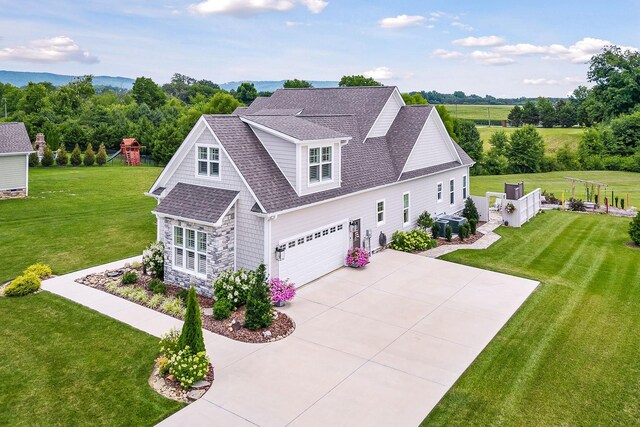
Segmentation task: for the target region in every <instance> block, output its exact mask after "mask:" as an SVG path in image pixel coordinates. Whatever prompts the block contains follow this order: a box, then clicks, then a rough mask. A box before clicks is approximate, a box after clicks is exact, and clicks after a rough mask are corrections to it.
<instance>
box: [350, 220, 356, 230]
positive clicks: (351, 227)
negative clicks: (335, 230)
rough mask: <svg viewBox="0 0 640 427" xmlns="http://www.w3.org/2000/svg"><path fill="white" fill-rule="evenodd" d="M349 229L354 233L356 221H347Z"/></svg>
mask: <svg viewBox="0 0 640 427" xmlns="http://www.w3.org/2000/svg"><path fill="white" fill-rule="evenodd" d="M349 231H350V232H351V233H355V232H356V222H355V221H351V222H350V223H349Z"/></svg>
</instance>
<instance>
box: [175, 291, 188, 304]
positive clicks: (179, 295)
mask: <svg viewBox="0 0 640 427" xmlns="http://www.w3.org/2000/svg"><path fill="white" fill-rule="evenodd" d="M188 295H189V291H187V290H186V289H180V290H179V291H178V293H177V294H176V298H178V299H179V300H180V302H182V304H185V303H186V302H187V296H188Z"/></svg>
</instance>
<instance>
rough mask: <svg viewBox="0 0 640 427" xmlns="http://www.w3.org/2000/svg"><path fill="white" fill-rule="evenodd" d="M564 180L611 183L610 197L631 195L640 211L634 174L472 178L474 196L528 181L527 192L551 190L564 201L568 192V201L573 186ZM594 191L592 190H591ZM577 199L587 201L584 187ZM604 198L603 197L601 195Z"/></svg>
mask: <svg viewBox="0 0 640 427" xmlns="http://www.w3.org/2000/svg"><path fill="white" fill-rule="evenodd" d="M564 177H572V178H579V179H585V180H589V181H597V182H601V183H604V184H608V185H609V186H608V187H607V197H609V199H611V190H614V193H615V194H614V195H615V196H619V197H623V196H624V197H625V198H626V194H627V193H629V201H630V203H631V204H630V205H626V206H636V207H638V208H640V174H638V173H634V172H611V171H566V172H549V173H536V174H521V175H489V176H474V177H471V194H474V195H484V194H485V193H486V192H487V191H504V183H505V182H509V183H516V182H520V181H524V191H525V192H529V191H532V190H535V189H536V188H541V189H542V190H547V191H548V192H550V193H554V194H555V195H556V197H558V198H561V194H562V192H563V191H564V192H565V198H566V199H569V198H570V197H571V183H570V182H569V181H566V180H565V179H564ZM589 191H591V190H589ZM576 197H577V198H580V199H585V197H586V191H585V187H584V184H582V185H581V184H579V183H576ZM601 197H603V196H601Z"/></svg>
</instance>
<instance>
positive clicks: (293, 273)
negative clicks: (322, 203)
mask: <svg viewBox="0 0 640 427" xmlns="http://www.w3.org/2000/svg"><path fill="white" fill-rule="evenodd" d="M348 246H349V223H348V221H347V220H344V221H341V222H338V223H333V224H327V225H325V226H324V227H321V228H318V229H314V230H309V231H307V232H306V233H303V234H299V235H296V236H291V237H289V238H287V239H283V240H281V241H280V242H279V249H280V250H281V251H282V250H283V252H282V254H283V259H282V261H279V262H278V263H279V277H281V278H283V279H287V278H288V279H289V281H290V282H293V283H295V284H296V286H302V285H304V284H306V283H309V282H311V281H312V280H315V279H317V278H318V277H320V276H323V275H325V274H327V273H330V272H332V271H333V270H335V269H337V268H340V267H342V266H343V265H344V258H345V256H346V253H347V249H348Z"/></svg>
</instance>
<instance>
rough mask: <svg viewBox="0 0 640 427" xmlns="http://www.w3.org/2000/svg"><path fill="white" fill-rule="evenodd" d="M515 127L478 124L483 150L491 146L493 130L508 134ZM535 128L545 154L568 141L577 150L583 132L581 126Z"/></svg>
mask: <svg viewBox="0 0 640 427" xmlns="http://www.w3.org/2000/svg"><path fill="white" fill-rule="evenodd" d="M516 129H517V128H502V127H496V126H492V127H488V126H478V132H480V138H482V141H483V142H484V149H485V151H487V150H489V149H490V148H491V145H490V144H489V138H491V135H493V134H494V133H495V132H497V131H499V130H503V131H505V132H506V133H507V134H508V135H511V134H512V133H513V132H515V131H516ZM536 130H537V131H538V133H539V134H540V135H541V136H542V138H544V145H545V153H546V154H555V152H556V151H558V148H561V147H563V146H564V144H566V143H568V144H569V147H571V148H572V149H574V150H577V149H578V144H579V143H580V137H581V136H582V133H583V132H584V129H583V128H536Z"/></svg>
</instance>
